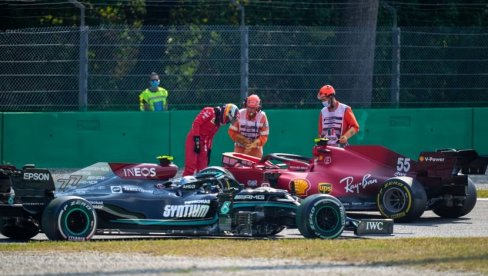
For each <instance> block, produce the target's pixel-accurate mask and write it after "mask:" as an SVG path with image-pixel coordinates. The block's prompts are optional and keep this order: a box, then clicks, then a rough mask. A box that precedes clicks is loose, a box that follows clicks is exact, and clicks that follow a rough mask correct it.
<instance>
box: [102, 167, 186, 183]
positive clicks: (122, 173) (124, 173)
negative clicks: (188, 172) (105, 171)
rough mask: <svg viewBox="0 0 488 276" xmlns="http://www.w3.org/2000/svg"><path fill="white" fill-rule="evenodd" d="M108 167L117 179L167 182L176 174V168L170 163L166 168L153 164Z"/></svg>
mask: <svg viewBox="0 0 488 276" xmlns="http://www.w3.org/2000/svg"><path fill="white" fill-rule="evenodd" d="M109 165H110V168H111V169H112V171H113V172H114V173H115V174H116V175H117V176H118V177H120V178H126V179H159V180H167V179H170V178H172V177H174V176H175V175H176V173H177V172H178V167H177V166H176V165H175V164H172V163H171V164H169V165H166V166H164V165H160V164H153V163H140V164H133V163H109Z"/></svg>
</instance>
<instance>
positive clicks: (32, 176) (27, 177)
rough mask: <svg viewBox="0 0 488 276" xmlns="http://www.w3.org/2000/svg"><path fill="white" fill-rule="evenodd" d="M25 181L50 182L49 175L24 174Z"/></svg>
mask: <svg viewBox="0 0 488 276" xmlns="http://www.w3.org/2000/svg"><path fill="white" fill-rule="evenodd" d="M24 180H36V181H37V180H44V181H46V180H49V174H48V173H24Z"/></svg>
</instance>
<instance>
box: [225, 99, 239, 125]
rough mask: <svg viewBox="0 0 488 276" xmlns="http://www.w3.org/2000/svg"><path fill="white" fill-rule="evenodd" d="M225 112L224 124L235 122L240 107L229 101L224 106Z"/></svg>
mask: <svg viewBox="0 0 488 276" xmlns="http://www.w3.org/2000/svg"><path fill="white" fill-rule="evenodd" d="M222 109H223V111H224V112H223V113H222V118H223V122H224V124H226V123H229V122H230V123H233V122H234V121H235V120H237V119H238V118H239V108H237V106H236V105H235V104H231V103H228V104H226V105H224V106H223V108H222Z"/></svg>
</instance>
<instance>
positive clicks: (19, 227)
mask: <svg viewBox="0 0 488 276" xmlns="http://www.w3.org/2000/svg"><path fill="white" fill-rule="evenodd" d="M0 233H2V235H4V236H5V237H8V238H11V239H14V240H29V239H31V238H32V237H34V236H36V235H37V234H39V227H37V225H36V224H35V223H33V222H32V221H28V220H22V221H14V220H5V219H4V218H0Z"/></svg>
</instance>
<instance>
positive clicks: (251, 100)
mask: <svg viewBox="0 0 488 276" xmlns="http://www.w3.org/2000/svg"><path fill="white" fill-rule="evenodd" d="M246 107H251V108H252V107H255V108H259V107H261V99H260V98H259V97H258V95H256V94H252V95H251V96H249V97H247V99H246Z"/></svg>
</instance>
